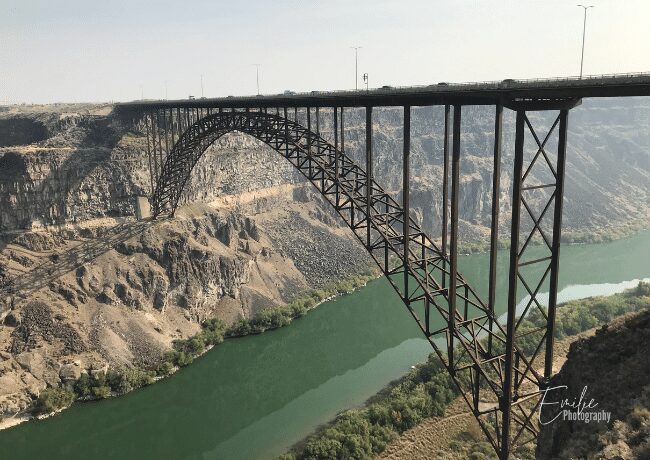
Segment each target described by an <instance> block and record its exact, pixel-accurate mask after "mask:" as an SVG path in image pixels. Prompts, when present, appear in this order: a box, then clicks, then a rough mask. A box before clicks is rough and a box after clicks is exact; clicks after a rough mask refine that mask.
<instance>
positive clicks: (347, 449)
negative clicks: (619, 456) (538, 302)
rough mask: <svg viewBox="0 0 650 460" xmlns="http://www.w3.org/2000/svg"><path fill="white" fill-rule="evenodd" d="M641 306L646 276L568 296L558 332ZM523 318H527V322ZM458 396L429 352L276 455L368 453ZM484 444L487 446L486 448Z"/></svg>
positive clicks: (480, 446) (647, 299)
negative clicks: (613, 288)
mask: <svg viewBox="0 0 650 460" xmlns="http://www.w3.org/2000/svg"><path fill="white" fill-rule="evenodd" d="M645 309H650V283H647V282H640V283H639V284H638V286H637V287H636V288H633V289H629V290H626V291H625V292H623V293H621V294H614V295H612V296H609V297H592V298H588V299H584V300H578V301H571V302H567V303H565V304H562V305H561V306H560V307H559V308H558V311H557V319H556V332H557V338H558V339H564V340H565V341H566V338H567V337H577V335H578V334H580V333H582V332H584V331H587V330H590V329H593V328H595V327H599V326H601V325H603V324H606V323H608V322H610V321H611V320H612V319H614V318H616V317H619V316H621V315H624V314H626V313H630V312H635V311H640V310H645ZM527 322H529V323H530V324H528V325H527V324H525V323H527ZM538 322H539V319H532V320H530V321H528V320H525V321H524V322H523V323H522V327H526V328H527V327H530V328H531V329H532V328H535V327H537V326H538V324H537V323H538ZM522 346H524V348H525V346H526V345H525V344H524V345H522ZM458 396H459V395H458V394H457V392H456V391H455V388H454V387H453V385H452V382H451V379H450V378H449V377H448V376H447V373H446V370H445V369H444V367H443V366H442V364H440V361H439V359H438V358H437V356H436V355H435V354H433V353H432V354H431V355H430V356H429V359H428V360H427V362H426V363H424V364H419V365H417V366H415V368H414V369H413V370H412V371H411V372H409V373H408V374H407V375H406V376H404V377H402V378H400V379H399V380H397V381H395V382H392V383H391V384H390V385H389V386H387V387H386V388H385V389H384V390H382V391H381V392H380V393H378V394H377V395H376V396H374V397H372V398H370V399H369V400H368V401H367V402H366V404H365V405H364V406H363V407H362V408H360V409H354V410H348V411H345V412H343V413H342V414H340V415H339V416H338V417H337V418H336V419H335V420H334V421H332V422H330V423H329V424H327V425H325V426H323V427H321V428H320V429H319V430H318V431H317V432H316V433H315V434H313V435H311V436H310V437H309V438H307V439H306V440H304V441H302V442H300V443H298V444H297V445H296V446H295V447H294V448H293V449H292V451H290V452H288V453H286V454H284V455H282V456H281V457H280V458H281V459H283V460H296V459H323V460H324V459H332V458H341V459H342V458H371V457H373V456H375V455H378V454H380V453H382V452H384V450H386V448H387V447H388V446H389V445H390V444H391V443H392V442H396V440H398V439H399V437H400V436H401V435H402V434H403V433H405V432H406V431H408V430H410V429H413V428H415V427H416V426H418V425H419V424H420V423H422V422H423V421H425V420H427V419H429V418H430V417H432V416H437V417H440V416H442V415H443V414H444V413H445V412H446V410H447V408H448V406H449V405H450V404H451V403H452V401H454V400H455V399H456V398H457V397H458ZM443 431H444V430H443ZM456 441H458V440H457V439H456ZM470 441H471V442H472V443H473V446H474V447H473V448H475V449H476V450H477V451H478V452H480V453H483V454H487V453H489V450H488V448H489V449H491V447H490V446H489V445H487V447H486V446H485V445H484V444H487V443H485V442H483V441H482V438H480V437H479V436H474V437H471V438H470V439H469V440H468V442H470ZM458 442H459V441H458ZM461 447H463V445H462V443H460V444H458V445H454V446H452V448H450V450H452V451H457V452H459V453H460V454H459V455H461V456H460V457H458V458H467V457H463V456H462V455H467V454H471V453H472V452H469V451H467V449H461ZM486 450H488V452H484V451H486ZM520 454H521V455H524V456H527V455H528V456H529V454H530V452H529V451H528V450H526V449H524V450H522V451H521V452H520ZM401 458H407V457H401ZM452 458H455V457H452Z"/></svg>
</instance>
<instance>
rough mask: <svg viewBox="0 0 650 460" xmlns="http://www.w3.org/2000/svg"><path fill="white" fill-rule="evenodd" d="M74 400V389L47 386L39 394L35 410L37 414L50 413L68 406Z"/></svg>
mask: <svg viewBox="0 0 650 460" xmlns="http://www.w3.org/2000/svg"><path fill="white" fill-rule="evenodd" d="M72 401H74V393H73V392H72V391H70V390H68V389H66V388H46V389H45V390H43V391H41V393H40V394H39V395H38V399H37V400H36V403H35V404H34V408H33V412H34V414H36V415H41V414H49V413H51V412H55V411H57V410H59V409H63V408H64V407H68V406H69V405H70V404H72Z"/></svg>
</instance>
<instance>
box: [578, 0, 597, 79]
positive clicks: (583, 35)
mask: <svg viewBox="0 0 650 460" xmlns="http://www.w3.org/2000/svg"><path fill="white" fill-rule="evenodd" d="M578 6H579V7H580V8H583V9H584V10H585V18H584V21H583V23H582V55H581V56H580V79H582V64H583V62H584V60H585V31H586V30H587V10H588V9H589V8H593V7H594V6H593V5H587V6H585V5H578Z"/></svg>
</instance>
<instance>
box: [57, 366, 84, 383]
mask: <svg viewBox="0 0 650 460" xmlns="http://www.w3.org/2000/svg"><path fill="white" fill-rule="evenodd" d="M79 377H81V366H80V365H79V364H78V361H77V362H74V363H71V364H63V365H61V368H60V369H59V378H60V379H61V380H62V381H63V382H70V381H74V380H77V379H78V378H79Z"/></svg>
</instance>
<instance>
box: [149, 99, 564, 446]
mask: <svg viewBox="0 0 650 460" xmlns="http://www.w3.org/2000/svg"><path fill="white" fill-rule="evenodd" d="M560 103H561V105H562V107H563V108H562V109H561V111H560V115H559V116H558V119H557V120H556V123H555V124H554V125H553V127H552V128H551V132H553V130H554V129H555V128H556V127H557V126H559V131H560V139H559V141H558V155H557V161H556V165H555V167H554V166H552V164H551V160H550V159H549V155H547V148H546V143H547V141H548V139H549V136H550V134H549V135H548V136H546V138H545V139H544V141H540V140H539V138H538V137H537V135H536V133H535V131H534V129H533V128H532V125H531V123H530V121H529V120H528V118H527V116H526V110H527V106H526V104H525V103H522V104H520V105H508V107H509V108H512V109H513V110H517V125H516V146H515V171H514V176H513V177H514V186H513V211H512V231H511V240H512V245H511V251H510V252H511V257H510V260H511V264H510V277H509V282H510V283H509V284H510V288H509V296H508V313H507V320H506V324H502V322H499V321H498V318H497V316H496V313H495V292H494V291H495V285H496V251H497V232H498V214H499V213H498V210H499V201H498V197H499V188H500V158H501V119H502V114H503V105H502V104H501V103H499V104H498V105H497V110H496V114H495V143H494V168H495V169H494V180H493V204H492V219H493V222H492V238H491V251H490V293H489V299H488V302H487V303H486V302H484V301H483V300H482V299H481V298H480V297H479V296H478V295H477V293H476V292H475V290H474V289H473V288H472V287H471V286H470V285H469V284H468V283H467V281H466V280H465V279H464V277H463V276H462V275H461V274H460V273H459V272H458V263H457V253H458V197H459V183H460V140H461V137H460V131H461V109H462V107H461V106H459V105H458V106H454V107H453V130H452V131H453V132H452V133H451V134H452V155H451V162H452V164H451V196H450V203H449V208H450V211H451V222H450V228H449V229H448V228H447V227H448V223H447V219H448V217H449V213H448V212H447V199H448V193H447V183H448V180H447V175H448V170H449V168H448V161H449V139H448V136H449V134H450V129H449V128H450V126H449V124H450V113H451V111H450V109H451V108H450V106H446V107H445V118H444V120H445V137H444V178H443V184H444V185H443V186H444V190H443V197H444V201H445V205H444V207H443V209H444V211H443V227H442V228H443V235H442V236H443V237H442V248H439V247H438V246H437V245H436V244H435V243H434V242H433V241H432V240H431V239H430V238H429V237H428V236H427V235H426V234H425V233H424V232H423V231H422V230H421V229H420V227H419V226H418V225H417V223H416V222H415V221H414V220H413V219H412V218H411V217H410V215H409V211H408V210H409V190H410V185H409V181H410V171H409V154H410V113H411V108H410V107H409V106H406V107H404V146H403V149H404V152H403V162H404V163H403V190H402V203H398V202H397V201H396V200H394V199H393V198H392V197H391V196H390V195H389V194H388V193H386V192H385V191H384V190H383V189H382V187H381V186H380V185H379V184H378V183H377V182H376V181H375V180H374V177H373V175H372V170H373V167H372V166H373V165H372V161H373V157H372V107H367V108H366V165H365V169H364V168H362V167H360V166H359V165H357V164H356V163H355V162H354V161H353V160H352V159H351V158H350V157H348V156H347V155H346V154H345V152H344V139H345V138H344V112H343V109H342V108H338V107H335V108H333V110H332V114H333V122H334V145H332V144H330V143H329V142H327V141H326V140H325V139H324V138H323V137H321V135H320V134H319V132H318V131H320V129H319V121H320V116H321V114H320V113H319V112H318V111H317V112H316V126H317V132H314V131H312V130H311V109H307V111H306V117H305V118H306V121H307V124H308V126H307V127H304V126H302V125H301V124H300V123H298V110H297V109H295V110H292V111H291V112H294V113H293V118H294V119H293V120H290V119H289V116H288V115H289V113H290V112H289V111H288V110H287V108H286V107H285V108H283V109H282V112H281V111H280V110H279V109H276V110H275V113H274V114H273V113H269V112H268V110H267V109H266V108H263V109H260V110H258V111H251V110H249V109H245V110H235V109H230V110H229V111H225V109H221V108H219V109H218V110H217V109H209V108H207V109H203V108H176V111H175V112H174V110H173V109H170V110H169V112H168V111H167V110H164V111H163V121H164V122H163V123H161V122H160V118H159V112H158V111H157V112H151V113H148V114H145V121H146V132H147V140H148V143H147V146H148V152H149V155H150V162H151V166H152V168H153V169H152V171H153V172H152V175H153V174H154V173H155V176H156V177H157V178H158V179H157V181H156V187H155V190H154V191H153V193H152V197H151V203H152V210H153V214H154V216H158V215H160V214H162V213H164V212H171V213H172V214H173V213H174V211H175V209H176V207H177V206H178V203H179V200H180V197H181V193H182V191H183V189H184V187H185V184H186V183H187V181H188V179H189V177H190V175H191V172H192V169H193V167H194V165H195V164H196V162H197V161H198V160H199V159H200V158H201V156H202V155H203V153H204V152H205V150H206V149H207V148H208V147H209V146H210V145H211V144H212V143H213V142H214V141H216V140H217V139H218V138H219V137H221V136H223V135H224V134H227V133H229V132H232V131H239V132H242V133H246V134H248V135H251V136H253V137H255V138H257V139H259V140H260V141H262V142H263V143H265V144H266V145H268V146H270V147H271V148H272V149H274V150H275V151H276V152H278V153H279V154H281V155H282V156H283V157H284V158H286V159H287V160H288V161H289V162H291V163H292V164H293V165H294V167H295V168H296V169H298V170H299V171H300V172H301V173H302V175H303V176H305V177H306V178H307V179H308V180H309V181H310V182H311V183H312V184H313V185H314V186H315V187H316V189H317V190H318V191H319V192H320V193H321V195H322V196H323V197H324V198H325V199H326V200H327V201H328V202H329V203H330V204H331V205H332V207H333V208H334V209H335V210H336V211H337V212H338V214H339V215H340V216H341V218H342V219H343V221H344V222H345V223H346V224H347V226H348V227H349V228H350V229H351V230H352V231H353V233H354V234H355V236H356V237H357V239H358V240H359V241H360V242H361V243H362V244H363V245H364V247H365V248H366V250H367V251H368V252H369V254H370V255H371V257H372V258H373V260H374V261H375V262H376V264H377V265H378V266H379V268H380V269H381V271H382V272H383V274H384V275H385V276H386V278H387V279H388V281H389V282H390V283H391V285H392V286H393V288H394V289H395V291H396V292H397V294H398V295H399V296H400V298H401V299H402V301H403V302H404V304H405V305H406V307H407V309H408V311H409V312H410V313H411V315H412V316H413V318H414V319H415V321H416V322H417V324H418V326H419V328H420V329H421V330H422V332H423V334H424V335H425V337H426V339H427V340H428V341H429V343H430V344H431V346H432V347H433V349H434V351H435V352H436V354H437V356H438V357H439V358H440V359H441V361H442V362H443V363H444V365H445V367H446V368H447V370H448V372H449V374H450V375H451V377H452V379H453V381H454V383H455V385H456V386H457V388H458V390H459V391H460V394H461V395H462V397H463V398H464V399H465V401H466V402H467V404H468V406H469V407H470V409H471V411H472V413H473V414H474V416H475V417H476V419H477V420H478V422H479V424H480V426H481V428H482V430H483V431H484V433H485V435H486V437H487V439H488V440H489V441H490V443H491V444H492V445H493V447H494V448H495V450H496V451H497V453H498V454H499V456H500V457H501V458H504V459H505V458H508V456H509V454H510V452H511V450H512V448H513V446H515V445H516V444H520V443H523V442H526V441H529V440H531V439H533V438H534V437H535V436H536V435H537V432H538V427H537V423H536V420H535V417H534V413H535V410H536V408H537V407H538V404H539V390H540V388H543V387H544V385H545V384H546V382H547V381H548V378H549V377H550V373H551V367H550V362H551V361H550V359H551V358H552V345H553V339H552V338H553V334H552V331H553V324H554V316H555V304H556V294H557V273H558V260H559V238H560V225H561V212H562V208H561V202H562V194H563V177H564V158H565V150H566V120H567V113H568V108H570V106H571V105H570V104H569V105H567V104H568V103H565V102H564V101H560ZM556 105H557V104H556ZM555 108H556V107H555V105H551V106H548V107H547V106H544V107H537V106H536V105H535V106H529V108H528V109H529V110H547V109H555ZM339 110H340V115H339ZM149 122H150V123H149ZM161 126H162V127H161ZM339 127H340V138H339ZM525 127H527V128H528V130H529V131H530V133H532V135H533V136H534V139H535V140H536V142H537V146H538V151H537V153H536V155H535V156H534V157H533V160H532V161H531V162H530V164H529V166H528V168H527V169H526V170H525V172H524V169H523V164H524V155H523V152H524V135H525V132H524V131H525V129H524V128H525ZM170 134H171V142H169V139H168V137H169V135H170ZM150 138H151V139H150ZM339 140H340V146H339ZM163 145H165V147H163ZM170 145H172V147H171V149H169V146H170ZM166 152H168V153H166ZM540 158H543V159H545V161H546V164H548V165H549V166H550V168H551V170H552V172H553V175H554V178H555V180H554V182H553V183H552V184H543V185H544V187H546V188H549V189H550V188H552V189H553V193H552V196H551V198H550V199H549V202H548V203H549V204H546V206H545V207H544V209H543V210H542V212H541V214H536V213H535V212H534V211H533V210H532V209H531V206H530V204H529V203H528V201H527V200H526V198H525V193H526V192H527V191H529V190H535V189H538V188H544V187H541V186H538V185H532V186H525V185H524V181H525V179H526V178H527V176H528V174H529V172H530V169H531V168H532V167H533V165H534V164H535V163H536V162H537V161H539V159H540ZM551 202H553V203H554V213H553V224H552V227H553V234H552V241H550V240H549V238H548V236H547V235H546V233H545V232H544V230H543V229H542V225H541V221H542V219H543V218H544V216H545V215H548V213H549V209H550V203H551ZM522 207H523V208H525V209H526V211H527V213H529V215H530V217H531V219H532V222H533V224H534V225H533V228H532V230H531V231H530V234H528V235H526V238H524V241H525V242H524V244H523V245H522V246H520V244H519V238H520V233H521V229H520V222H521V219H520V210H521V209H522ZM448 232H449V234H450V235H449V236H450V244H449V247H448V248H447V233H448ZM535 232H538V233H539V234H540V235H541V237H542V239H543V241H544V244H546V245H547V246H548V247H549V249H550V251H551V255H550V256H549V257H548V258H541V259H540V260H533V261H522V256H523V254H524V252H525V251H526V249H527V248H528V247H529V243H530V241H531V238H532V235H533V234H534V233H535ZM539 262H548V264H549V265H548V268H547V270H546V272H545V274H544V275H543V277H542V280H541V282H539V283H538V284H537V285H536V286H535V287H534V288H531V286H530V285H529V284H528V283H527V282H526V279H525V277H524V276H523V274H522V269H521V267H523V266H525V265H528V264H532V263H539ZM549 274H550V280H551V295H550V300H549V305H548V310H546V311H545V310H544V308H543V307H542V305H541V304H540V303H539V300H538V293H539V289H540V287H541V286H542V283H543V282H544V280H545V279H546V276H547V275H549ZM520 283H521V284H523V285H524V287H525V288H526V290H527V291H528V293H529V295H530V302H528V305H527V306H526V308H525V310H524V311H523V312H522V314H518V312H517V311H516V306H517V302H516V299H517V285H518V284H520ZM531 306H535V309H536V311H537V313H538V314H539V315H542V317H543V322H544V324H543V325H542V326H541V327H538V328H535V329H531V328H530V327H528V326H527V325H528V323H525V322H523V323H522V321H523V319H524V317H525V316H526V315H527V314H528V312H529V310H530V308H531ZM432 312H434V313H437V314H438V315H440V316H441V317H442V318H443V320H444V322H445V324H446V325H445V326H444V327H442V328H438V329H435V330H434V329H432V327H431V323H432V316H431V313H432ZM522 324H524V326H522ZM524 337H528V339H526V340H528V341H529V342H530V338H531V337H532V339H533V341H534V343H535V344H536V346H535V347H533V349H532V351H531V349H530V347H520V346H519V343H520V341H521V340H523V338H524ZM544 345H546V353H545V355H546V365H545V368H544V370H543V371H541V370H538V369H537V368H536V366H537V365H539V363H540V360H538V358H539V356H540V350H541V348H542V347H543V346H544Z"/></svg>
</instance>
